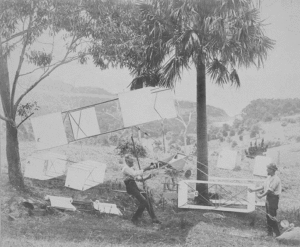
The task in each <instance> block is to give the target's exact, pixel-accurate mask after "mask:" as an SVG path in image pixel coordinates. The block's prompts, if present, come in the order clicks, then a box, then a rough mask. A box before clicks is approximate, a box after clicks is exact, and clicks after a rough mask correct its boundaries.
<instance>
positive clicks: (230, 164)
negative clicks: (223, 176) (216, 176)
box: [217, 150, 238, 170]
mask: <svg viewBox="0 0 300 247" xmlns="http://www.w3.org/2000/svg"><path fill="white" fill-rule="evenodd" d="M237 162H238V154H237V151H234V150H222V151H221V152H220V153H219V157H218V162H217V167H218V168H223V169H227V170H233V169H234V168H235V167H236V166H237Z"/></svg>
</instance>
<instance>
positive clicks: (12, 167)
mask: <svg viewBox="0 0 300 247" xmlns="http://www.w3.org/2000/svg"><path fill="white" fill-rule="evenodd" d="M0 41H1V39H0ZM0 95H1V102H2V107H3V112H4V115H5V117H7V118H8V119H12V120H15V111H14V110H13V109H12V108H13V106H12V104H11V102H10V101H11V95H10V84H9V74H8V67H7V57H6V55H4V54H3V50H2V46H1V45H0ZM6 157H7V163H8V177H9V182H10V183H11V184H12V185H13V186H14V187H15V188H17V189H19V190H23V189H24V188H25V185H24V179H23V174H22V172H21V162H20V154H19V141H18V129H17V128H16V126H14V125H13V123H12V122H6Z"/></svg>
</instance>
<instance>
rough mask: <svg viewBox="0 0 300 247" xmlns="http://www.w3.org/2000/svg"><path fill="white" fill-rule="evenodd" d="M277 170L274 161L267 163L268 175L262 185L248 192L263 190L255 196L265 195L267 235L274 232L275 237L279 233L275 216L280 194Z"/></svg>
mask: <svg viewBox="0 0 300 247" xmlns="http://www.w3.org/2000/svg"><path fill="white" fill-rule="evenodd" d="M277 170H278V169H277V167H276V165H275V164H274V163H271V164H269V165H268V166H267V173H268V177H267V179H266V181H265V182H264V185H263V186H260V187H257V188H255V189H253V190H252V189H249V192H251V193H252V192H254V191H261V190H263V193H261V194H259V195H257V197H258V198H262V197H264V196H266V213H267V227H268V236H273V232H274V233H275V234H276V237H278V236H279V235H280V231H279V227H278V223H277V221H276V218H275V217H276V212H277V209H278V202H279V196H280V194H281V180H280V178H279V177H278V176H277V175H276V174H275V173H276V171H277ZM270 216H271V217H270Z"/></svg>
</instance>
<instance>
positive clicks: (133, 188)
mask: <svg viewBox="0 0 300 247" xmlns="http://www.w3.org/2000/svg"><path fill="white" fill-rule="evenodd" d="M125 163H126V164H125V165H124V167H123V169H122V173H123V178H124V183H125V185H126V191H127V193H128V194H130V195H132V196H134V197H135V198H136V199H137V200H138V201H139V203H140V204H139V206H138V209H137V211H136V212H135V214H134V215H133V217H132V219H131V221H132V222H133V223H135V224H136V223H137V222H138V219H139V218H140V217H141V216H142V214H143V211H144V210H145V208H146V209H147V211H148V213H149V215H150V217H151V219H152V223H157V224H160V221H159V220H158V219H157V218H156V216H155V214H154V211H153V207H152V204H151V202H150V199H149V198H148V196H147V193H146V192H142V191H141V190H140V189H139V188H138V186H137V184H136V182H135V181H141V182H142V181H145V180H147V179H149V178H151V174H150V175H148V176H147V177H145V178H143V177H142V175H143V173H144V172H145V171H147V170H151V169H152V168H151V165H149V166H147V167H146V168H145V169H142V170H135V169H134V168H133V158H132V157H131V156H130V155H129V154H127V155H125Z"/></svg>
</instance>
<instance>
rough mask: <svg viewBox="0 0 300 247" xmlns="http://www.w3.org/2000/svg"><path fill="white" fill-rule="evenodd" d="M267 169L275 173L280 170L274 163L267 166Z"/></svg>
mask: <svg viewBox="0 0 300 247" xmlns="http://www.w3.org/2000/svg"><path fill="white" fill-rule="evenodd" d="M267 168H269V169H271V170H273V171H277V170H278V168H277V166H276V165H275V164H274V163H271V164H269V165H267Z"/></svg>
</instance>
